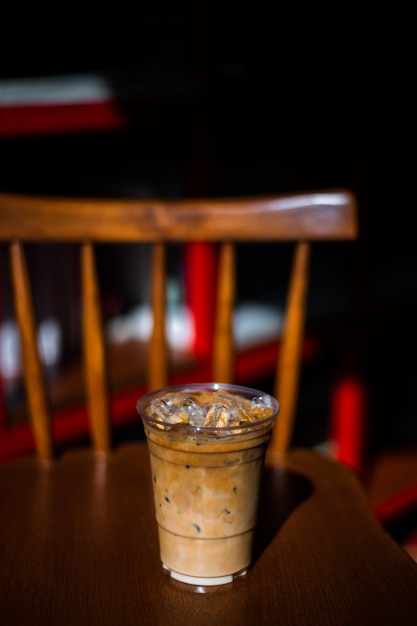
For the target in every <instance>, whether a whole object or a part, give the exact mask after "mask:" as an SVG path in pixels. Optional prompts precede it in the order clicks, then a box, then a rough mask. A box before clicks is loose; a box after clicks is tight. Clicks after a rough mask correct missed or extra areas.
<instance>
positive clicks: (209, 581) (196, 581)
mask: <svg viewBox="0 0 417 626" xmlns="http://www.w3.org/2000/svg"><path fill="white" fill-rule="evenodd" d="M162 567H163V568H164V569H166V570H167V571H168V572H169V574H170V576H171V578H174V580H179V581H180V582H181V583H187V584H188V585H195V586H198V587H212V586H214V585H227V584H229V583H232V582H233V579H234V578H236V577H237V576H244V575H245V574H246V573H247V571H248V570H247V569H244V570H242V571H240V572H238V573H237V574H228V575H227V576H210V577H204V576H189V575H188V574H181V572H176V571H175V570H173V569H171V568H170V567H168V566H167V565H165V563H162Z"/></svg>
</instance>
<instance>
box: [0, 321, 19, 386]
mask: <svg viewBox="0 0 417 626" xmlns="http://www.w3.org/2000/svg"><path fill="white" fill-rule="evenodd" d="M20 370H21V355H20V337H19V331H18V328H17V325H16V323H15V322H10V321H8V322H4V323H3V324H2V325H1V326H0V372H1V375H2V376H3V378H14V377H15V376H18V375H19V373H20Z"/></svg>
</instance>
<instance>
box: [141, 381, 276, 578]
mask: <svg viewBox="0 0 417 626" xmlns="http://www.w3.org/2000/svg"><path fill="white" fill-rule="evenodd" d="M137 409H138V412H139V414H140V415H141V417H142V421H143V424H144V429H145V433H146V437H147V443H148V448H149V452H150V460H151V469H152V481H153V490H154V499H155V509H156V519H157V523H158V531H159V545H160V556H161V560H162V563H163V566H164V567H165V568H166V569H167V570H169V572H170V574H171V576H172V577H173V578H176V579H177V580H180V581H182V582H188V583H191V584H195V585H218V584H224V583H228V582H232V580H233V578H234V577H235V576H238V575H241V574H244V573H246V570H247V568H248V566H249V564H250V562H251V559H252V544H253V534H254V527H255V523H256V515H257V505H258V494H259V486H260V480H261V471H262V467H263V462H264V458H265V451H266V446H267V444H268V441H269V438H270V434H271V429H272V426H273V424H274V420H275V418H276V416H277V413H278V411H279V405H278V402H277V401H276V400H275V399H274V398H273V397H271V396H270V395H268V394H265V393H263V392H260V391H257V390H254V389H250V388H247V387H238V386H232V385H219V384H205V385H188V386H184V387H168V388H166V389H162V390H158V391H156V392H152V393H150V394H147V395H146V396H144V397H143V398H142V399H141V400H139V402H138V403H137Z"/></svg>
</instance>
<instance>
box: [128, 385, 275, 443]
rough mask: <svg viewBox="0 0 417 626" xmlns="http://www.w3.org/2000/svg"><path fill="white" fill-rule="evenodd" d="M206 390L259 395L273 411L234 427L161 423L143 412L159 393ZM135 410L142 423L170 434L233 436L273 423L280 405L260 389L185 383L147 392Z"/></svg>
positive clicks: (246, 395) (242, 386)
mask: <svg viewBox="0 0 417 626" xmlns="http://www.w3.org/2000/svg"><path fill="white" fill-rule="evenodd" d="M201 389H202V390H207V391H217V390H218V389H224V390H225V391H230V392H236V395H244V397H246V398H247V397H250V396H253V397H256V396H259V395H262V396H267V397H268V398H269V399H270V400H271V401H272V405H273V409H272V412H271V414H270V415H268V417H266V418H264V419H262V420H259V421H256V422H243V423H241V424H237V425H234V426H193V425H191V424H170V423H167V422H163V421H162V420H157V419H155V418H153V417H151V416H150V415H148V414H147V413H146V411H145V406H147V405H148V404H149V403H150V401H151V400H152V398H153V397H155V396H158V395H160V394H161V392H166V393H171V392H175V391H188V390H190V392H192V391H197V390H201ZM136 410H137V412H138V413H139V415H140V416H141V417H142V419H144V421H145V422H146V423H147V424H148V425H150V426H154V427H156V428H158V430H161V425H163V426H164V428H163V430H165V431H170V432H186V433H188V434H191V433H201V434H206V435H209V434H216V435H218V436H219V435H221V434H228V435H230V434H233V433H234V432H239V433H240V434H241V433H242V431H243V432H253V431H257V430H259V429H262V427H265V426H266V425H269V424H271V423H273V422H274V420H275V419H276V417H277V415H278V413H279V411H280V404H279V401H278V400H277V399H276V398H275V397H274V396H273V395H271V394H270V393H267V392H266V391H262V390H260V389H255V388H254V387H246V386H244V385H235V384H229V383H215V382H209V383H207V382H206V383H188V384H187V383H186V384H183V385H168V386H167V387H161V388H159V389H154V390H153V391H149V392H148V393H146V394H144V395H143V396H141V397H140V398H139V400H138V401H137V403H136Z"/></svg>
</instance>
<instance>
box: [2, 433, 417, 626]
mask: <svg viewBox="0 0 417 626" xmlns="http://www.w3.org/2000/svg"><path fill="white" fill-rule="evenodd" d="M16 493H19V499H20V506H19V507H16ZM0 502H1V503H2V515H1V518H0V553H1V555H2V564H1V568H0V621H1V623H2V624H5V625H7V626H12V625H19V626H20V625H21V624H31V626H37V625H38V624H39V625H42V626H45V625H49V624H51V625H52V624H53V625H55V626H60V625H73V624H79V625H80V626H83V625H84V624H85V625H87V624H88V625H91V624H92V623H94V624H101V625H103V626H104V625H105V624H109V625H110V624H111V625H112V626H114V625H119V624H120V625H123V626H129V625H131V624H132V625H133V624H152V625H154V626H159V625H171V624H178V625H179V626H189V624H196V625H198V626H206V625H207V626H212V625H213V624H217V623H225V624H230V625H231V626H235V625H236V626H237V625H244V626H254V625H257V626H258V625H259V624H271V623H279V624H282V625H286V624H289V625H291V626H293V625H294V624H297V626H298V625H304V624H305V625H311V624H320V625H322V626H325V625H327V624H329V625H331V626H337V625H346V624H355V626H362V625H363V626H365V625H366V626H369V624H380V625H384V624H387V625H389V626H392V625H393V624H401V625H402V626H408V625H410V626H411V625H413V626H414V624H415V623H416V622H415V619H416V616H417V564H416V563H414V561H412V560H411V558H410V557H409V556H408V555H407V554H406V553H405V552H404V551H403V550H402V549H401V548H399V547H398V546H397V545H396V544H395V543H394V542H393V541H392V539H391V538H390V537H389V536H388V535H387V534H386V533H385V531H384V530H383V529H382V528H381V526H380V525H379V523H378V522H377V520H376V519H375V517H374V516H373V514H372V513H371V512H370V510H369V509H368V507H367V502H366V497H365V495H364V493H363V491H362V489H361V487H360V485H359V483H358V481H357V479H356V477H355V476H354V475H353V474H352V473H351V472H350V471H349V470H348V469H346V468H344V467H342V466H340V465H338V464H336V463H334V462H332V461H329V460H328V459H325V458H324V457H321V456H320V455H318V454H316V453H314V452H309V451H305V450H293V451H292V452H290V453H288V454H287V455H286V456H285V457H282V456H281V457H279V458H278V460H277V462H276V464H275V465H273V466H267V467H265V470H264V476H263V489H262V492H261V500H260V515H259V523H258V534H257V540H256V550H255V559H254V563H253V566H252V568H251V569H250V571H249V573H248V574H247V575H246V576H245V577H242V578H238V579H236V580H235V581H234V582H233V583H232V584H230V585H226V586H224V587H222V588H212V589H211V590H207V591H208V592H207V593H196V592H193V591H191V589H190V588H189V587H188V586H186V585H183V584H181V583H177V582H175V581H173V580H171V579H170V578H169V576H168V575H167V573H166V572H165V571H164V570H163V569H162V567H161V563H160V561H159V554H158V540H157V531H156V523H155V519H154V507H153V498H152V486H151V476H150V468H149V460H148V453H147V449H146V444H145V443H140V442H138V443H131V444H125V445H124V446H122V447H121V448H119V449H117V450H115V451H113V452H110V453H109V454H105V455H102V454H90V453H89V452H88V451H87V450H73V451H70V452H67V453H65V454H64V455H62V456H61V457H60V458H58V459H56V460H54V461H52V462H42V461H39V460H36V459H33V458H30V459H29V458H28V459H23V460H20V461H18V462H11V463H8V464H6V465H3V466H1V467H0ZM22 511H25V512H26V513H28V512H29V511H30V512H31V514H30V516H28V515H22ZM200 591H202V590H201V589H200Z"/></svg>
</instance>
